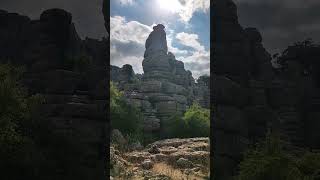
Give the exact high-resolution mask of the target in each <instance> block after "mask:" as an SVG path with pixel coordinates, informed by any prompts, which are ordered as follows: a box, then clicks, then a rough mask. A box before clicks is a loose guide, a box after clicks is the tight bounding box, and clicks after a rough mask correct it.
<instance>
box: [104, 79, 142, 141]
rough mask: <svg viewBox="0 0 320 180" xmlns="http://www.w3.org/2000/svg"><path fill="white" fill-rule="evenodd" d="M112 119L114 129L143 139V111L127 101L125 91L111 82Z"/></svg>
mask: <svg viewBox="0 0 320 180" xmlns="http://www.w3.org/2000/svg"><path fill="white" fill-rule="evenodd" d="M110 119H111V127H112V129H118V130H120V131H121V132H122V133H123V134H124V135H125V136H130V137H134V138H136V139H137V138H138V139H140V140H142V125H143V116H142V113H141V112H140V111H139V110H138V109H137V108H136V107H134V106H132V105H130V104H129V103H128V102H127V101H126V99H125V97H124V96H123V93H122V92H120V91H119V90H118V89H117V87H116V86H115V85H114V83H112V82H110ZM140 142H141V141H140Z"/></svg>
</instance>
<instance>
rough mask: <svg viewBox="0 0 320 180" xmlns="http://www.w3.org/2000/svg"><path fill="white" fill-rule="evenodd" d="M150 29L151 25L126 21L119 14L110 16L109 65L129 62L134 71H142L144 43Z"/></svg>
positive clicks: (120, 64)
mask: <svg viewBox="0 0 320 180" xmlns="http://www.w3.org/2000/svg"><path fill="white" fill-rule="evenodd" d="M151 31H152V27H151V26H147V25H145V24H142V23H140V22H137V21H129V22H128V21H126V19H125V18H124V17H121V16H113V17H110V60H111V65H115V66H119V67H121V66H122V65H124V64H130V65H132V67H133V69H134V71H135V72H136V73H143V70H142V60H143V53H144V49H145V48H144V44H145V41H146V39H147V37H148V35H149V34H150V32H151Z"/></svg>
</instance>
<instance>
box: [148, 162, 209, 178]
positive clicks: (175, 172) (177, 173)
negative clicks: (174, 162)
mask: <svg viewBox="0 0 320 180" xmlns="http://www.w3.org/2000/svg"><path fill="white" fill-rule="evenodd" d="M152 171H153V172H155V173H158V174H162V175H166V176H169V177H170V178H172V179H174V180H203V178H200V177H196V176H193V175H186V174H184V173H183V172H182V171H181V170H179V169H175V168H174V167H172V166H170V165H168V164H165V163H157V164H154V166H153V168H152Z"/></svg>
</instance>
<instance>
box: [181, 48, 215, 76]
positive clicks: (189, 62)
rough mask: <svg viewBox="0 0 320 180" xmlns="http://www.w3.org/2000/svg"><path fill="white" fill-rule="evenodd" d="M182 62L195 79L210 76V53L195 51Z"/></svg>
mask: <svg viewBox="0 0 320 180" xmlns="http://www.w3.org/2000/svg"><path fill="white" fill-rule="evenodd" d="M182 61H183V62H184V63H185V68H186V69H187V70H190V71H191V72H192V75H193V77H194V78H195V79H197V78H199V77H200V76H202V75H210V51H195V52H194V53H193V54H192V55H191V56H187V57H184V58H182Z"/></svg>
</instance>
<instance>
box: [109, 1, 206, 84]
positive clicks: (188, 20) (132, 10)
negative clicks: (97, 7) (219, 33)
mask: <svg viewBox="0 0 320 180" xmlns="http://www.w3.org/2000/svg"><path fill="white" fill-rule="evenodd" d="M110 3H111V4H110V9H111V10H110V57H111V58H110V61H111V64H112V65H116V66H120V67H121V66H122V65H124V64H130V65H132V67H133V70H134V71H135V72H136V73H140V74H141V73H143V68H142V61H143V54H144V51H145V42H146V39H147V37H148V36H149V34H150V33H151V31H152V27H153V26H155V25H156V24H160V23H161V24H163V25H164V26H165V27H166V28H165V31H166V34H167V45H168V51H170V52H172V53H173V54H174V55H175V57H176V59H177V60H180V61H182V62H184V64H185V69H187V70H190V71H191V72H192V75H193V77H194V78H196V79H197V78H198V77H199V76H201V75H209V74H210V1H209V0H111V2H110Z"/></svg>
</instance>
